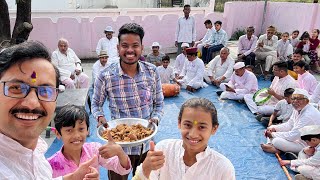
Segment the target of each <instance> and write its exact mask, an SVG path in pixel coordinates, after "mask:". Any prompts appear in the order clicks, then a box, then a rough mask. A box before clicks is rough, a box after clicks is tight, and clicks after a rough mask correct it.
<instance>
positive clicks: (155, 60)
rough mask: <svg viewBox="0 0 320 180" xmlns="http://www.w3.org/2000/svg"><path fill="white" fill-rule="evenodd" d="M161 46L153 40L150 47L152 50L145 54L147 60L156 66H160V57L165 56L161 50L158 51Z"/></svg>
mask: <svg viewBox="0 0 320 180" xmlns="http://www.w3.org/2000/svg"><path fill="white" fill-rule="evenodd" d="M160 48H161V46H160V44H159V43H158V42H153V43H152V46H151V49H152V52H151V53H149V54H148V55H147V62H149V63H152V64H154V65H156V66H161V61H162V57H163V56H165V54H164V53H163V52H160V51H159V50H160Z"/></svg>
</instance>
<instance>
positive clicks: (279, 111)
mask: <svg viewBox="0 0 320 180" xmlns="http://www.w3.org/2000/svg"><path fill="white" fill-rule="evenodd" d="M293 92H294V89H292V88H288V89H286V90H285V91H284V99H282V100H280V101H279V102H278V103H277V105H276V107H275V108H274V112H273V113H272V114H271V116H270V118H269V117H263V118H261V123H262V125H263V126H265V127H269V126H271V125H272V124H280V123H284V122H287V121H288V120H289V118H290V116H291V114H292V112H293V106H292V104H291V103H292V100H291V97H292V94H293Z"/></svg>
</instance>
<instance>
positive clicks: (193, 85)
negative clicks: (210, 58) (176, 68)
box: [177, 47, 208, 92]
mask: <svg viewBox="0 0 320 180" xmlns="http://www.w3.org/2000/svg"><path fill="white" fill-rule="evenodd" d="M186 52H187V58H188V61H187V62H185V63H184V67H183V69H182V72H181V73H180V76H179V77H178V78H177V79H178V82H177V83H178V84H179V85H180V86H181V87H182V88H184V89H187V91H190V92H195V91H196V90H197V89H199V88H201V87H207V86H208V85H207V84H206V83H205V82H203V75H204V63H203V61H202V60H201V59H199V58H198V56H197V52H198V49H197V48H196V47H194V48H193V47H192V48H187V49H186Z"/></svg>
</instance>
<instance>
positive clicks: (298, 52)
mask: <svg viewBox="0 0 320 180" xmlns="http://www.w3.org/2000/svg"><path fill="white" fill-rule="evenodd" d="M293 54H300V55H301V56H303V50H302V49H296V50H295V51H294V52H293Z"/></svg>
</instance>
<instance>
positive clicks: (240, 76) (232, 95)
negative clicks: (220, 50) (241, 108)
mask: <svg viewBox="0 0 320 180" xmlns="http://www.w3.org/2000/svg"><path fill="white" fill-rule="evenodd" d="M233 69H234V73H233V74H232V76H231V79H230V81H229V82H228V83H222V84H220V88H221V89H222V90H223V92H222V94H221V95H220V98H221V99H234V100H241V99H243V96H244V95H245V94H250V93H254V92H256V91H257V90H258V80H257V77H256V76H255V75H254V74H253V73H252V72H249V71H247V70H246V69H245V64H244V62H237V63H236V64H235V65H234V66H233ZM217 94H219V92H217Z"/></svg>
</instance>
